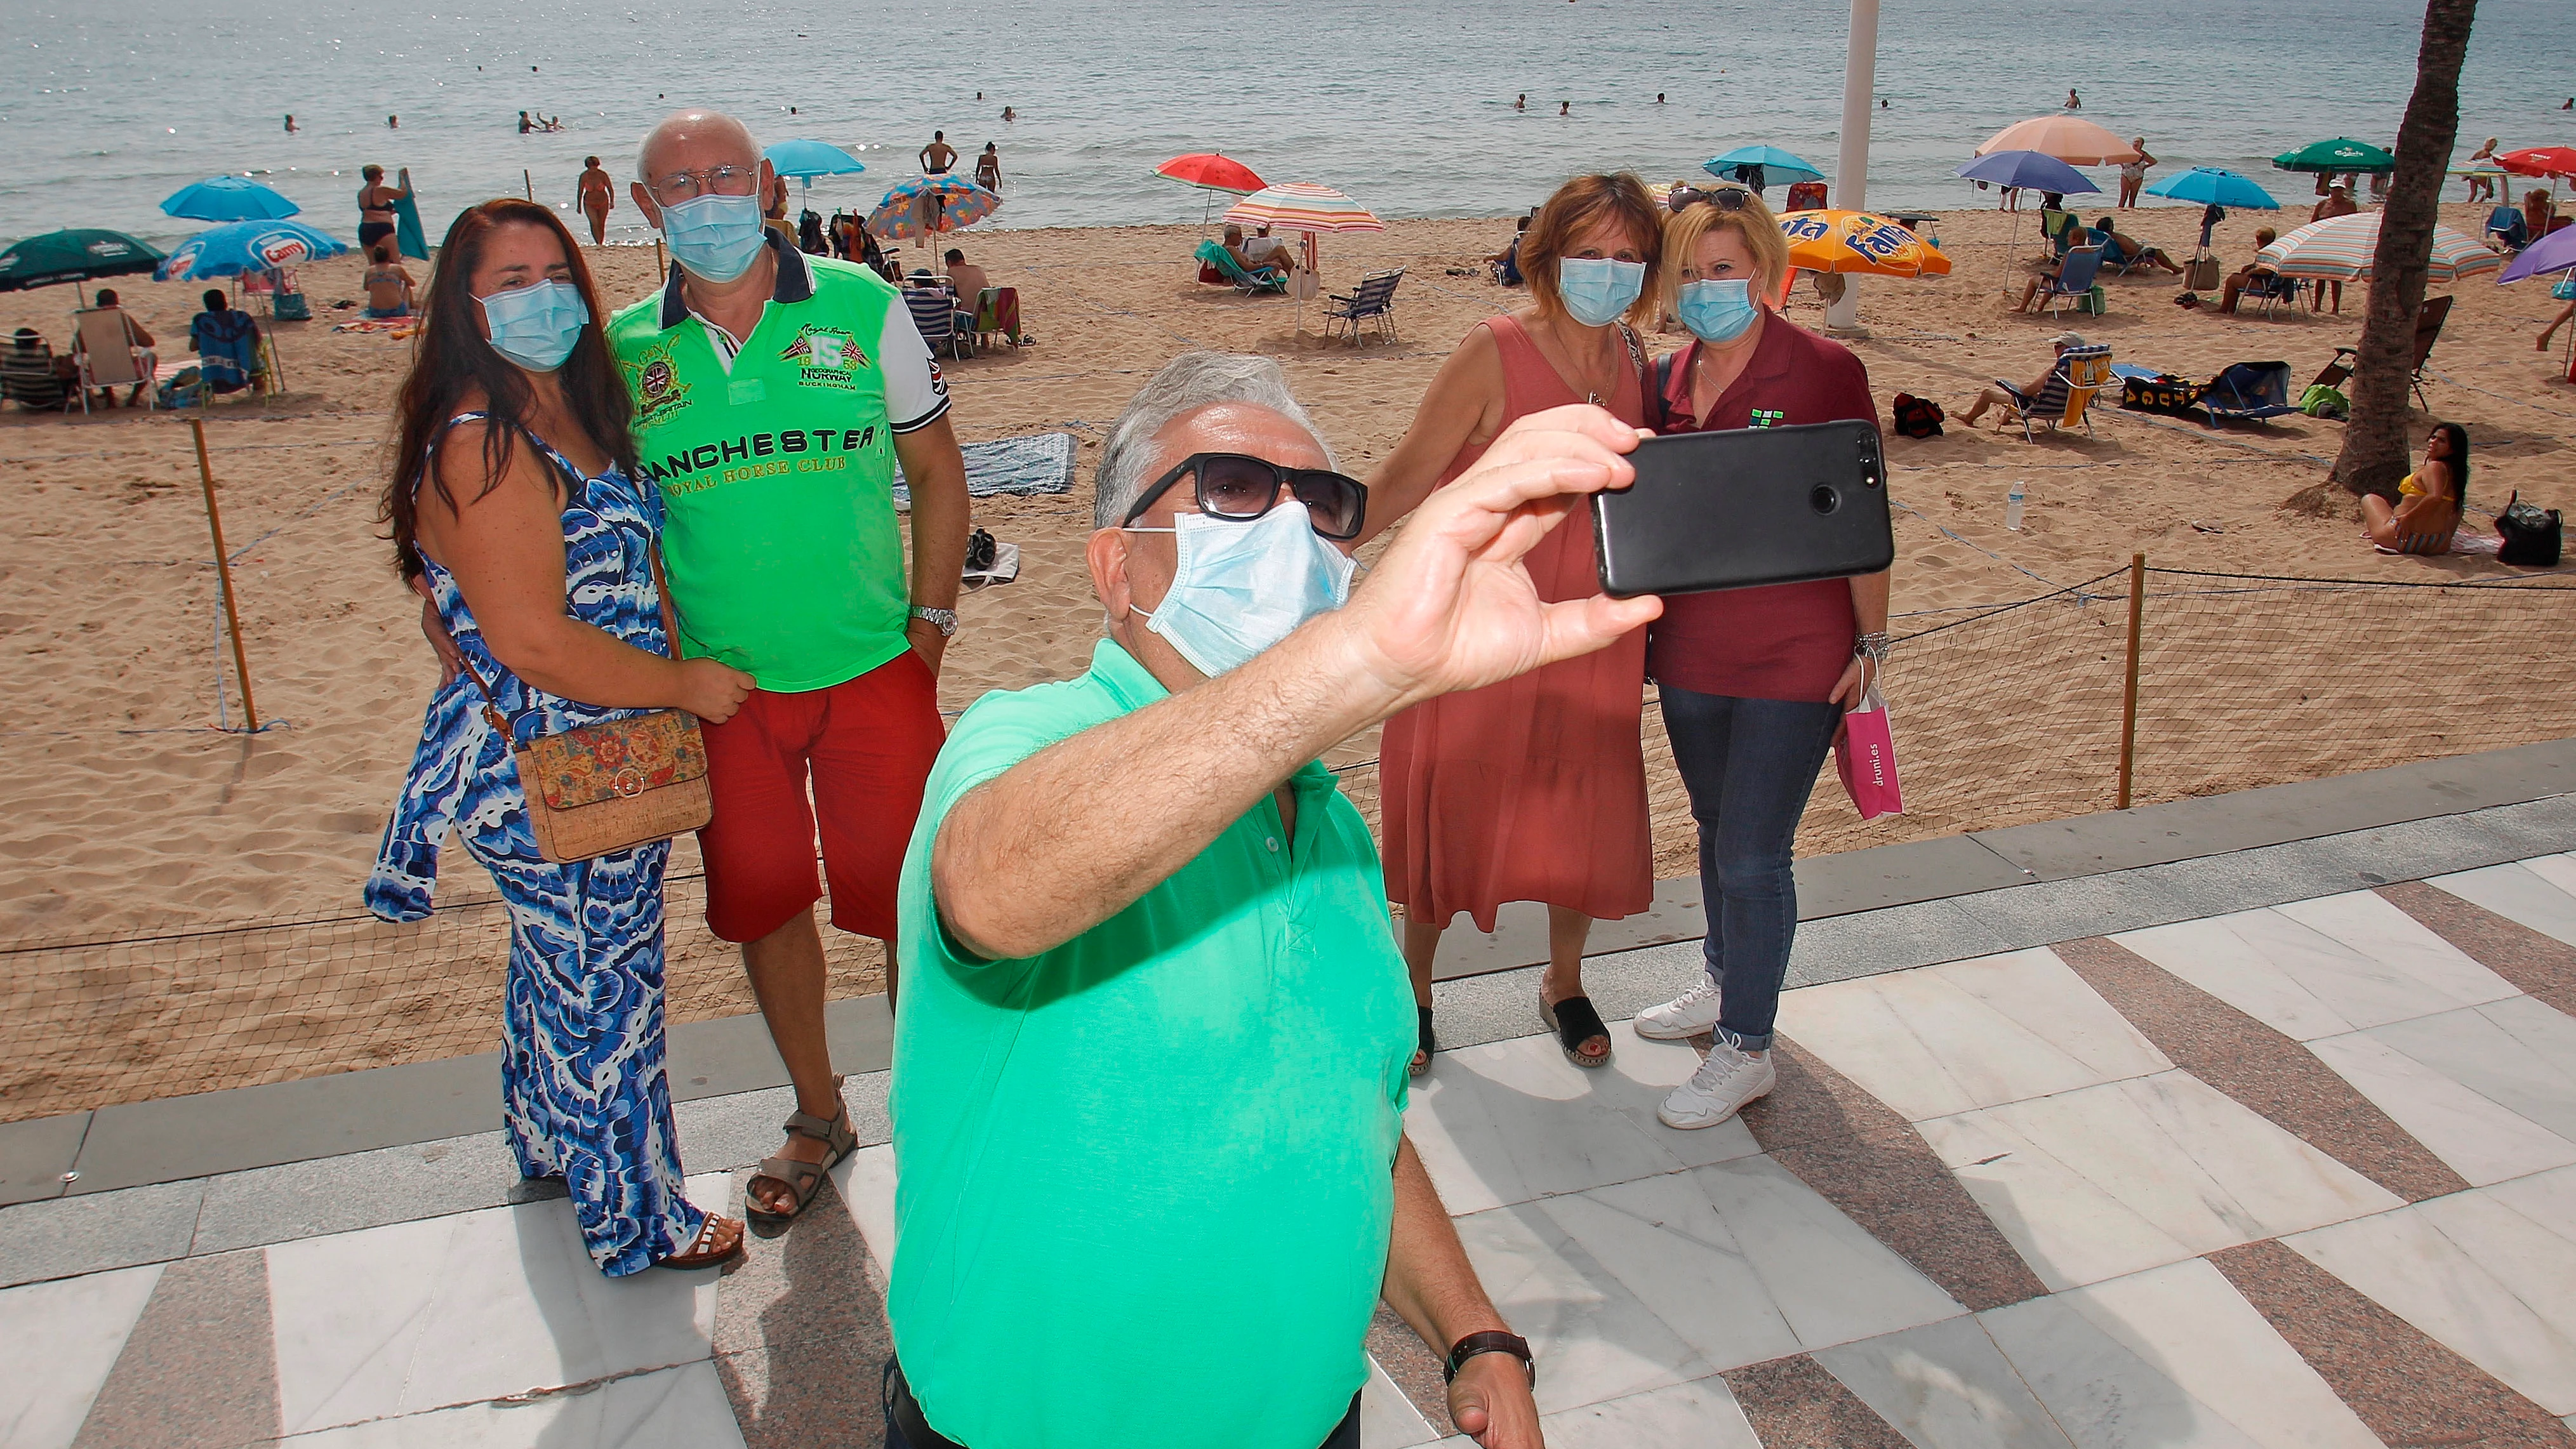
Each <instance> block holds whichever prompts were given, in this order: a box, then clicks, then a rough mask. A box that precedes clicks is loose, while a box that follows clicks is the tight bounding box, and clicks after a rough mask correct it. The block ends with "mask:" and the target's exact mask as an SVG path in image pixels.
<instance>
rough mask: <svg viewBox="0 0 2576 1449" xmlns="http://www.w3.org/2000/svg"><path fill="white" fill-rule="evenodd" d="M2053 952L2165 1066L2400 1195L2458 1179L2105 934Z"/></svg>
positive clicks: (2356, 1099) (2289, 1056)
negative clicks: (2157, 1053) (2133, 1029)
mask: <svg viewBox="0 0 2576 1449" xmlns="http://www.w3.org/2000/svg"><path fill="white" fill-rule="evenodd" d="M2052 949H2054V950H2055V951H2056V952H2057V955H2058V959H2060V960H2062V961H2064V962H2065V963H2066V964H2067V965H2068V966H2070V967H2073V968H2074V970H2075V974H2076V975H2078V976H2081V977H2083V978H2084V980H2085V983H2086V984H2087V985H2089V986H2091V987H2092V988H2093V989H2094V990H2095V991H2097V992H2100V993H2101V995H2102V999H2103V1000H2105V1001H2108V1002H2110V1003H2111V1006H2112V1008H2113V1009H2114V1010H2116V1011H2118V1012H2119V1013H2120V1015H2122V1016H2124V1017H2126V1018H2128V1021H2129V1024H2130V1025H2131V1026H2134V1027H2136V1028H2137V1029H2138V1030H2139V1031H2140V1032H2141V1033H2143V1034H2144V1035H2145V1036H2146V1038H2147V1040H2149V1041H2151V1042H2154V1043H2155V1044H2156V1047H2157V1049H2158V1050H2160V1051H2162V1052H2163V1053H2164V1054H2165V1055H2166V1056H2167V1057H2170V1058H2171V1059H2172V1060H2173V1063H2174V1065H2175V1066H2178V1067H2181V1068H2182V1069H2183V1070H2185V1071H2187V1072H2189V1073H2191V1074H2192V1075H2193V1076H2195V1077H2198V1078H2200V1079H2201V1080H2202V1081H2204V1082H2207V1083H2208V1084H2209V1085H2211V1086H2213V1087H2216V1088H2217V1089H2218V1090H2220V1091H2222V1092H2224V1093H2226V1094H2227V1095H2228V1096H2230V1097H2232V1098H2234V1099H2236V1100H2237V1101H2238V1102H2240V1103H2242V1104H2244V1105H2245V1106H2247V1107H2250V1108H2252V1109H2253V1110H2254V1111H2255V1112H2257V1113H2259V1114H2261V1115H2262V1116H2263V1117H2265V1118H2267V1119H2269V1120H2270V1121H2271V1122H2273V1123H2274V1124H2275V1125H2277V1126H2279V1127H2280V1128H2281V1129H2282V1130H2283V1131H2286V1132H2288V1133H2289V1134H2290V1135H2291V1136H2293V1137H2296V1138H2298V1139H2299V1140H2300V1141H2302V1142H2305V1143H2307V1144H2308V1145H2309V1146H2311V1147H2314V1148H2316V1149H2317V1150H2318V1151H2320V1152H2323V1153H2325V1154H2326V1155H2327V1156H2329V1157H2332V1158H2333V1159H2335V1160H2336V1161H2337V1162H2340V1163H2342V1164H2343V1165H2344V1166H2346V1167H2349V1168H2351V1169H2352V1170H2353V1171H2355V1172H2358V1173H2360V1174H2361V1175H2362V1176H2364V1177H2366V1178H2369V1179H2370V1180H2371V1181H2373V1182H2375V1183H2378V1184H2379V1185H2380V1186H2381V1187H2384V1188H2386V1189H2388V1190H2389V1191H2390V1192H2393V1193H2395V1194H2397V1195H2398V1196H2399V1197H2402V1198H2404V1199H2406V1200H2407V1201H2408V1202H2421V1201H2423V1200H2424V1199H2426V1198H2428V1197H2440V1196H2442V1195H2443V1194H2445V1193H2453V1192H2460V1191H2463V1190H2465V1189H2466V1188H2467V1187H2468V1185H2469V1184H2468V1182H2467V1181H2466V1180H2465V1179H2463V1178H2462V1177H2461V1176H2460V1175H2459V1174H2458V1173H2456V1172H2454V1171H2452V1170H2451V1168H2450V1165H2449V1164H2447V1163H2445V1162H2443V1161H2442V1159H2441V1158H2439V1157H2436V1156H2434V1155H2433V1152H2432V1149H2430V1148H2428V1147H2426V1146H2425V1145H2424V1144H2423V1143H2421V1142H2418V1141H2416V1140H2415V1137H2414V1134H2412V1133H2410V1132H2408V1131H2407V1130H2406V1129H2405V1128H2403V1127H2400V1126H2398V1125H2397V1123H2396V1122H2395V1121H2394V1120H2393V1119H2391V1118H2390V1117H2389V1115H2388V1114H2387V1113H2385V1112H2382V1111H2381V1110H2379V1108H2378V1106H2377V1105H2376V1104H2374V1103H2373V1102H2372V1101H2371V1100H2370V1099H2369V1098H2367V1097H2365V1096H2363V1095H2362V1094H2361V1093H2360V1092H2359V1091H2357V1090H2355V1089H2354V1088H2353V1085H2352V1084H2351V1083H2350V1082H2347V1081H2345V1080H2344V1079H2343V1078H2342V1077H2340V1076H2337V1075H2336V1074H2335V1071H2334V1069H2333V1068H2332V1067H2329V1066H2327V1065H2326V1064H2325V1063H2324V1062H2321V1061H2319V1060H2317V1058H2316V1055H2315V1054H2314V1053H2312V1052H2310V1051H2309V1050H2308V1049H2307V1048H2306V1047H2304V1046H2302V1045H2300V1044H2299V1043H2298V1042H2296V1041H2294V1040H2292V1039H2291V1038H2290V1037H2288V1036H2285V1035H2283V1034H2282V1033H2280V1032H2277V1031H2274V1030H2273V1029H2272V1028H2270V1027H2268V1026H2265V1025H2264V1024H2263V1023H2261V1022H2259V1021H2256V1020H2255V1019H2254V1018H2252V1017H2250V1016H2247V1015H2246V1014H2245V1013H2243V1012H2241V1011H2238V1010H2237V1009H2236V1008H2235V1007H2232V1006H2230V1005H2228V1004H2227V1003H2226V1002H2223V1001H2221V1000H2219V999H2218V998H2217V997H2215V996H2212V995H2210V994H2209V993H2208V992H2205V991H2203V990H2201V989H2200V988H2199V987H2197V986H2194V985H2192V984H2191V983H2189V982H2187V981H2185V980H2183V979H2182V978H2181V977H2179V976H2175V975H2174V974H2172V973H2171V972H2168V971H2166V970H2164V969H2163V968H2162V967H2159V966H2157V965H2156V964H2155V963H2154V962H2152V961H2149V960H2147V959H2146V958H2145V957H2143V956H2140V955H2138V954H2137V953H2136V952H2134V951H2131V950H2129V949H2128V948H2127V947H2125V946H2122V945H2120V944H2119V943H2117V942H2115V941H2108V940H2104V939H2103V938H2101V937H2099V936H2095V937H2090V938H2088V939H2085V940H2081V941H2061V942H2059V943H2058V944H2057V945H2056V946H2055V947H2054V948H2052Z"/></svg>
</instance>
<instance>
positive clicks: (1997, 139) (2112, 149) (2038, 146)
mask: <svg viewBox="0 0 2576 1449" xmlns="http://www.w3.org/2000/svg"><path fill="white" fill-rule="evenodd" d="M1995 151H2037V152H2038V153H2039V154H2041V155H2042V156H2054V157H2056V158H2057V159H2058V160H2060V161H2063V162H2065V163H2066V164H2067V165H2069V166H2116V165H2118V164H2120V163H2121V162H2123V161H2135V160H2137V159H2138V148H2137V147H2135V146H2132V145H2130V144H2129V143H2128V141H2127V139H2126V138H2124V137H2121V136H2115V135H2113V134H2112V133H2111V132H2109V131H2106V130H2104V129H2103V128H2102V127H2100V126H2097V125H2094V124H2093V123H2092V122H2091V121H2088V120H2085V119H2084V118H2082V117H2080V116H2068V115H2055V116H2033V117H2031V118H2030V119H2029V120H2027V121H2015V122H2014V123H2012V124H2011V125H2009V126H2006V127H2004V128H2003V129H2002V130H2000V131H1997V132H1995V133H1994V134H1993V135H1991V136H1988V137H1987V138H1986V143H1985V144H1984V145H1982V146H1979V147H1978V148H1977V154H1978V155H1980V156H1984V155H1987V154H1989V153H1991V152H1995Z"/></svg>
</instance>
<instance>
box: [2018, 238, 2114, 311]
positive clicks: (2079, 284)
mask: <svg viewBox="0 0 2576 1449" xmlns="http://www.w3.org/2000/svg"><path fill="white" fill-rule="evenodd" d="M2101 270H2102V249H2101V248H2100V247H2077V248H2076V249H2075V250H2073V251H2071V252H2068V253H2067V254H2066V260H2064V261H2062V262H2059V263H2058V264H2057V275H2056V276H2053V277H2042V278H2040V279H2039V293H2038V295H2036V296H2034V297H2033V298H2031V302H2032V305H2033V306H2034V307H2035V308H2036V309H2037V310H2038V311H2039V312H2041V313H2042V314H2046V313H2047V311H2048V309H2049V308H2051V307H2055V308H2056V309H2057V311H2058V313H2059V315H2061V316H2063V315H2064V314H2065V311H2066V304H2067V303H2069V302H2072V301H2074V300H2075V299H2077V298H2078V297H2081V296H2083V295H2085V294H2086V293H2088V292H2090V291H2092V290H2093V279H2094V278H2095V277H2096V276H2098V275H2100V273H2101Z"/></svg>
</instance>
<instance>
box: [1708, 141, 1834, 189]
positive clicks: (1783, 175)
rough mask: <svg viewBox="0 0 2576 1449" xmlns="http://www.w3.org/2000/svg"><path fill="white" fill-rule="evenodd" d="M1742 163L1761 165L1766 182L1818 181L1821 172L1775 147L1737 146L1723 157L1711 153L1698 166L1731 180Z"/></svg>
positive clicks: (1822, 178) (1821, 175)
mask: <svg viewBox="0 0 2576 1449" xmlns="http://www.w3.org/2000/svg"><path fill="white" fill-rule="evenodd" d="M1746 166H1759V167H1761V168H1762V179H1763V180H1764V181H1767V182H1781V181H1822V180H1824V179H1825V173H1823V172H1822V171H1819V170H1817V169H1816V168H1815V167H1813V166H1811V165H1809V164H1808V163H1807V162H1806V161H1804V160H1802V159H1800V158H1799V157H1797V156H1794V155H1792V154H1790V153H1789V152H1786V151H1783V150H1781V149H1780V148H1779V147H1777V146H1738V147H1736V148H1735V149H1734V150H1732V151H1729V152H1727V153H1726V154H1725V155H1723V156H1712V157H1710V158H1709V159H1707V160H1706V161H1703V162H1701V163H1700V169H1701V170H1702V171H1705V172H1707V173H1708V174H1709V175H1711V176H1720V177H1726V178H1728V179H1730V180H1731V179H1733V177H1734V173H1735V172H1736V171H1738V170H1739V169H1741V168H1743V167H1746Z"/></svg>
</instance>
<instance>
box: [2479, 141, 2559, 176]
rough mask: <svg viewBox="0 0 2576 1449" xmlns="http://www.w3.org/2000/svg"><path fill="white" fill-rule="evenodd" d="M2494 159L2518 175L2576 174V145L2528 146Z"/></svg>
mask: <svg viewBox="0 0 2576 1449" xmlns="http://www.w3.org/2000/svg"><path fill="white" fill-rule="evenodd" d="M2495 159H2496V164H2497V165H2498V166H2501V167H2503V168H2504V169H2505V170H2507V171H2511V172H2513V173H2515V174H2516V175H2520V176H2576V146H2528V147H2525V148H2524V149H2522V150H2520V151H2507V152H2505V153H2504V154H2503V155H2501V156H2498V157H2497V158H2495Z"/></svg>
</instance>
